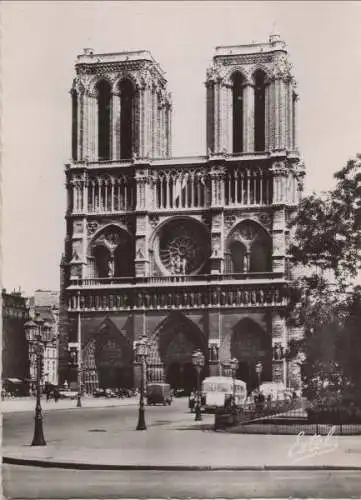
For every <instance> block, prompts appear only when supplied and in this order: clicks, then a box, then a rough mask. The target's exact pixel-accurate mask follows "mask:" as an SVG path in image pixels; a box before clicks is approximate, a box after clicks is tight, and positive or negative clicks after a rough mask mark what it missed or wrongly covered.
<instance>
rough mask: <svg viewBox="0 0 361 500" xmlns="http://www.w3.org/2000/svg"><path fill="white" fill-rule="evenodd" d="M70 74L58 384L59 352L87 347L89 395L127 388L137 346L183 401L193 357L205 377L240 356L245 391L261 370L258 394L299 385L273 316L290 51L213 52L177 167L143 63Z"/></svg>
mask: <svg viewBox="0 0 361 500" xmlns="http://www.w3.org/2000/svg"><path fill="white" fill-rule="evenodd" d="M75 73H76V76H75V79H74V82H73V86H72V89H71V99H72V160H71V163H69V164H68V165H66V189H67V194H68V198H67V212H66V239H65V252H64V255H63V259H62V263H61V313H60V337H61V341H60V367H59V369H60V374H59V375H60V382H62V381H64V380H65V379H67V380H71V379H72V378H74V377H75V372H74V371H73V370H74V367H72V366H70V365H69V356H68V351H69V343H70V345H74V343H76V342H78V340H79V339H81V342H80V343H81V365H82V370H83V371H82V374H83V375H82V376H83V384H84V388H85V390H86V391H89V392H91V391H93V390H94V389H95V388H96V387H99V386H101V387H113V388H117V387H134V386H137V385H138V383H139V365H138V363H137V362H136V361H137V360H136V359H135V358H134V347H135V345H136V342H137V341H138V340H139V339H140V338H141V337H142V336H144V335H145V336H146V337H147V339H148V344H149V355H148V359H147V376H148V380H153V381H161V380H164V381H168V382H169V383H170V384H171V385H172V386H173V387H179V388H180V387H183V388H185V389H187V390H190V389H191V388H192V387H193V386H194V383H195V373H194V369H193V367H192V364H191V356H192V353H193V352H194V350H195V349H201V351H202V352H203V353H204V355H205V359H206V366H205V368H204V372H203V375H204V376H205V375H206V374H214V375H215V374H222V373H225V374H228V373H229V360H230V359H231V358H237V359H238V360H239V370H238V374H237V377H238V378H240V379H242V380H244V381H246V382H247V384H248V387H249V389H252V388H253V387H255V386H256V385H257V380H258V376H257V374H256V365H257V364H258V365H259V364H261V366H262V373H261V380H262V381H283V382H285V383H286V384H287V385H289V386H293V387H297V384H298V383H299V372H298V367H297V365H296V364H293V362H292V361H290V360H288V359H287V356H285V353H286V352H287V347H288V345H289V342H290V340H291V339H292V338H293V337H295V336H296V335H297V331H296V330H295V329H294V328H291V327H289V325H287V322H286V319H285V317H284V314H283V312H284V311H285V307H286V305H287V283H288V280H289V279H290V276H291V269H290V264H289V258H288V246H289V241H290V230H289V221H290V219H291V218H292V215H293V214H294V213H295V210H296V209H297V205H298V203H299V199H300V193H301V190H302V182H303V175H304V168H303V164H302V162H301V161H300V156H299V153H298V148H297V137H296V131H297V129H296V124H297V116H296V108H297V93H296V86H295V80H294V77H293V75H292V71H291V64H290V62H289V57H288V53H287V48H286V45H285V43H284V42H283V41H282V40H280V38H279V37H278V36H277V35H273V36H271V37H270V39H269V41H268V42H267V43H259V44H249V45H239V46H222V47H217V48H216V50H215V54H214V57H213V62H212V64H211V66H210V68H209V69H208V70H207V73H206V83H205V99H206V107H207V116H206V120H207V126H206V130H207V151H206V152H205V154H204V155H202V156H196V157H182V158H176V157H173V156H172V152H171V150H172V144H171V142H172V141H171V138H172V102H171V96H170V93H169V92H168V89H167V81H166V79H165V76H164V72H163V70H162V69H161V67H160V66H159V64H158V63H157V62H156V61H155V60H154V59H153V57H152V55H151V54H150V53H149V52H147V51H137V52H120V53H112V54H96V53H94V52H93V51H92V50H90V49H85V50H84V53H83V54H82V55H79V56H78V58H77V61H76V64H75Z"/></svg>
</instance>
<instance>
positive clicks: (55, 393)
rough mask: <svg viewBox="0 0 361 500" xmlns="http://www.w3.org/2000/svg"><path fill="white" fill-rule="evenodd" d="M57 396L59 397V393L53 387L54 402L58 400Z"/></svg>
mask: <svg viewBox="0 0 361 500" xmlns="http://www.w3.org/2000/svg"><path fill="white" fill-rule="evenodd" d="M59 397H60V394H59V391H58V389H54V401H55V403H57V402H58V400H59Z"/></svg>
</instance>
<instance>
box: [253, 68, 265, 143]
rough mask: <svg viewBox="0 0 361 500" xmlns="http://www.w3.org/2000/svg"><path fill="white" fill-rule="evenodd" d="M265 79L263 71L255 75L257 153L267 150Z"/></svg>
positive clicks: (255, 137) (255, 140)
mask: <svg viewBox="0 0 361 500" xmlns="http://www.w3.org/2000/svg"><path fill="white" fill-rule="evenodd" d="M265 79H266V75H265V74H264V72H263V71H261V70H258V71H256V73H255V75H254V82H255V91H254V146H255V147H254V149H255V151H264V150H265V116H266V104H265V103H266V99H265Z"/></svg>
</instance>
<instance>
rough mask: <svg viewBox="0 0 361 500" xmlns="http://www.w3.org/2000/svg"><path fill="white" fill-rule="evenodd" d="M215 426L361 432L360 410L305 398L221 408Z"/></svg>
mask: <svg viewBox="0 0 361 500" xmlns="http://www.w3.org/2000/svg"><path fill="white" fill-rule="evenodd" d="M214 429H215V430H221V429H228V430H229V431H231V432H237V433H244V434H246V433H247V434H252V433H255V434H256V433H259V434H299V433H301V432H302V433H304V434H305V435H314V434H317V435H329V434H332V435H360V434H361V411H357V409H356V411H350V409H349V408H342V407H335V406H331V405H330V406H327V407H326V406H322V407H317V408H315V407H313V406H312V404H310V403H308V402H307V401H305V400H304V399H293V400H290V401H264V402H255V403H251V404H247V405H244V406H243V407H242V408H238V409H232V408H229V409H226V408H222V409H220V410H218V411H217V412H216V413H215V423H214Z"/></svg>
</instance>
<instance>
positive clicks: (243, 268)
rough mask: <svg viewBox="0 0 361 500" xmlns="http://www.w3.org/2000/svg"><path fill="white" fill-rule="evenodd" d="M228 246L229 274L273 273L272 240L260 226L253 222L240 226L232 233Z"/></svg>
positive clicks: (243, 223) (246, 222)
mask: <svg viewBox="0 0 361 500" xmlns="http://www.w3.org/2000/svg"><path fill="white" fill-rule="evenodd" d="M227 246H228V266H227V267H228V269H227V272H232V273H262V272H271V271H272V240H271V238H270V235H269V234H268V233H267V232H266V231H265V229H263V228H262V227H261V226H260V225H259V224H257V223H255V222H253V221H245V222H242V223H241V224H239V225H238V226H237V228H235V230H234V231H233V232H232V234H231V236H230V239H229V243H228V245H227ZM229 268H231V270H230V269H229Z"/></svg>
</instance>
